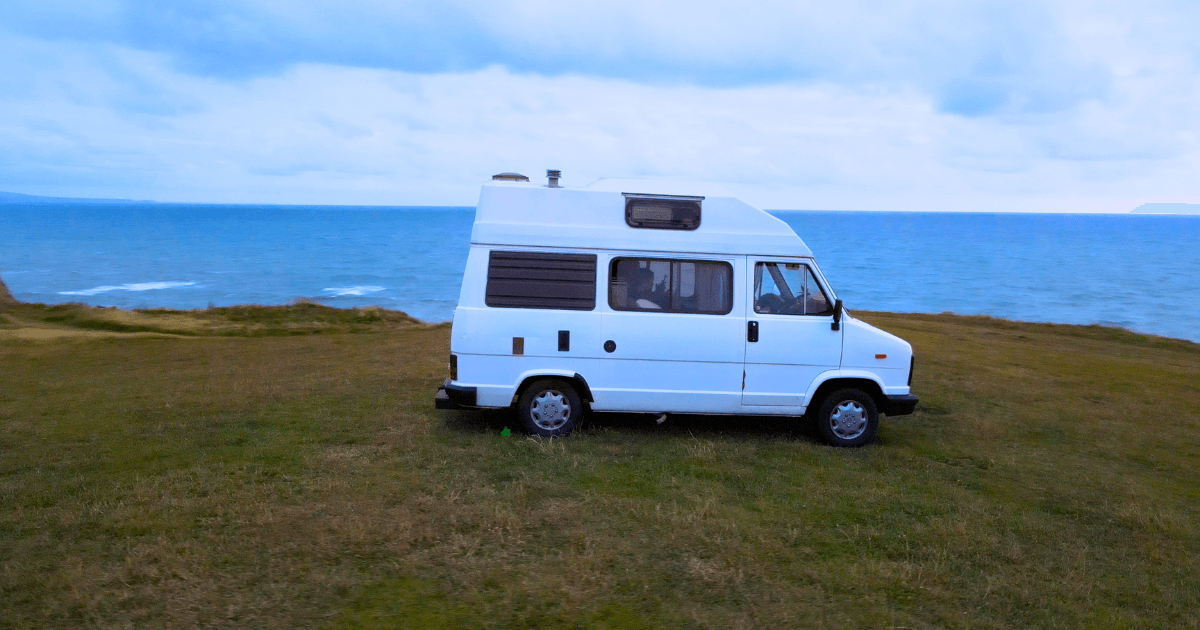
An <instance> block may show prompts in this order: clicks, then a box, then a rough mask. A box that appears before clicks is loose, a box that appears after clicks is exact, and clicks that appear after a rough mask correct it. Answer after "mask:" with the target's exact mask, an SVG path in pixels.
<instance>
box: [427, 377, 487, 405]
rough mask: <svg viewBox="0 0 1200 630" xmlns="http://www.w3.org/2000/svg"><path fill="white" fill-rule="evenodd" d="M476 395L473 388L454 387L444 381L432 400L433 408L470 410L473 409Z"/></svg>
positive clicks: (449, 381) (448, 380) (449, 382)
mask: <svg viewBox="0 0 1200 630" xmlns="http://www.w3.org/2000/svg"><path fill="white" fill-rule="evenodd" d="M476 393H477V392H476V389H475V388H474V387H466V386H463V385H455V384H454V383H453V382H452V381H451V380H450V379H446V382H444V383H442V386H441V387H439V388H438V391H437V396H434V398H433V406H434V407H435V408H437V409H471V408H474V407H475V399H476Z"/></svg>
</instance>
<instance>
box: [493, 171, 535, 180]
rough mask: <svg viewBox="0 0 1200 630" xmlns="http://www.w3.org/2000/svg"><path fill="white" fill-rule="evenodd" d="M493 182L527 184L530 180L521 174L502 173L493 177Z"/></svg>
mask: <svg viewBox="0 0 1200 630" xmlns="http://www.w3.org/2000/svg"><path fill="white" fill-rule="evenodd" d="M492 180H493V181H502V182H527V181H529V178H528V177H525V176H524V175H522V174H520V173H500V174H499V175H492Z"/></svg>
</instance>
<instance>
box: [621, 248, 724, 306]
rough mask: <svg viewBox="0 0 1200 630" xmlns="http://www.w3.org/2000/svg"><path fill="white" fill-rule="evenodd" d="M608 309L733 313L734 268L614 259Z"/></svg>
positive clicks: (706, 263) (692, 262)
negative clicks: (609, 307)
mask: <svg viewBox="0 0 1200 630" xmlns="http://www.w3.org/2000/svg"><path fill="white" fill-rule="evenodd" d="M608 305H609V306H611V307H612V308H614V309H616V310H618V311H664V312H670V313H706V314H711V315H725V314H726V313H728V312H729V311H731V310H733V267H732V266H731V265H730V264H729V263H725V262H710V261H698V260H659V259H650V258H616V259H614V260H613V262H612V266H611V267H610V269H609V284H608Z"/></svg>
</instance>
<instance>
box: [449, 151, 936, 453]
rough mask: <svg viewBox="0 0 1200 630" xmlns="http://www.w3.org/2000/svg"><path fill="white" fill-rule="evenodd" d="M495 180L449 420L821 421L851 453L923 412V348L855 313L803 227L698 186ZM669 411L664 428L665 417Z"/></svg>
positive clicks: (453, 372) (479, 217)
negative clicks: (917, 380) (919, 407)
mask: <svg viewBox="0 0 1200 630" xmlns="http://www.w3.org/2000/svg"><path fill="white" fill-rule="evenodd" d="M549 176H550V182H549V185H543V184H539V183H531V182H529V180H528V178H527V177H524V176H522V175H518V174H515V173H504V174H501V175H497V176H495V177H494V178H493V180H492V181H490V182H487V183H485V184H484V185H483V191H482V193H481V194H480V197H479V206H478V209H477V210H476V212H475V225H474V227H473V229H472V231H471V250H470V254H469V256H468V258H467V268H466V273H465V275H464V277H463V285H462V293H461V294H460V296H459V299H458V308H457V309H456V310H455V312H454V325H453V332H452V334H451V342H450V352H451V354H450V378H449V379H447V380H446V382H445V383H444V384H443V386H442V388H441V389H439V390H438V393H437V398H436V403H437V407H438V408H439V409H463V408H510V407H514V406H515V409H516V413H517V415H518V417H519V418H520V420H521V421H522V423H523V425H524V426H525V427H526V428H527V429H528V430H529V431H530V432H531V433H534V434H537V435H542V436H559V435H565V434H567V433H570V432H571V430H572V429H574V428H575V427H576V426H578V425H579V422H580V419H581V418H582V417H583V415H584V413H585V412H586V411H595V412H603V411H613V412H636V413H653V414H664V415H665V414H728V415H772V416H784V417H788V416H792V417H796V416H804V415H806V414H807V415H808V416H809V417H814V418H815V419H816V422H817V426H818V428H819V430H820V432H821V435H822V436H823V437H824V438H825V439H826V440H827V441H828V442H829V443H830V444H834V445H837V446H858V445H861V444H864V443H866V442H868V441H870V440H871V438H872V437H873V436H874V435H875V431H876V429H877V427H878V423H879V414H880V413H884V414H887V415H889V416H893V415H901V414H908V413H912V410H913V409H914V407H915V406H916V404H917V398H916V397H915V396H913V395H911V394H910V391H909V386H910V385H911V382H912V371H913V356H912V346H911V345H909V344H908V343H907V342H906V341H904V340H903V339H900V338H898V337H895V336H893V335H890V334H888V333H886V332H884V331H882V330H879V329H878V328H875V327H873V326H870V325H868V324H866V323H864V322H861V321H859V320H856V319H854V318H853V317H850V316H849V314H848V313H846V312H845V311H844V310H843V309H842V301H841V300H839V299H837V296H836V294H835V293H834V291H833V288H832V287H830V286H829V283H828V282H827V281H826V280H825V277H824V276H823V275H822V274H821V270H820V269H819V268H818V267H817V264H816V261H814V260H813V256H812V252H811V251H809V249H808V247H807V246H805V244H804V241H802V240H800V238H799V237H798V236H796V234H795V232H793V231H792V229H791V228H790V227H788V225H787V224H785V223H784V222H783V221H780V220H779V219H777V218H775V217H773V216H771V215H770V214H767V213H766V212H764V211H762V210H759V209H758V208H755V207H753V206H750V205H749V204H747V203H745V202H743V201H741V200H739V199H737V198H734V197H732V196H729V195H728V194H724V193H722V192H720V191H714V190H708V189H705V188H704V187H703V186H697V185H683V186H681V185H678V184H671V183H666V182H653V181H642V180H610V179H602V180H599V181H597V182H595V183H593V184H591V185H589V186H586V187H583V188H572V187H560V186H558V172H557V171H550V172H549ZM660 417H663V416H660Z"/></svg>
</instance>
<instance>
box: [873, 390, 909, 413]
mask: <svg viewBox="0 0 1200 630" xmlns="http://www.w3.org/2000/svg"><path fill="white" fill-rule="evenodd" d="M918 400H919V399H918V398H917V397H916V396H913V395H912V394H902V395H899V396H888V397H887V402H885V403H884V404H883V406H882V407H880V408H879V411H881V412H882V413H885V414H887V415H888V416H907V415H908V414H910V413H912V412H913V409H916V408H917V401H918Z"/></svg>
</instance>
